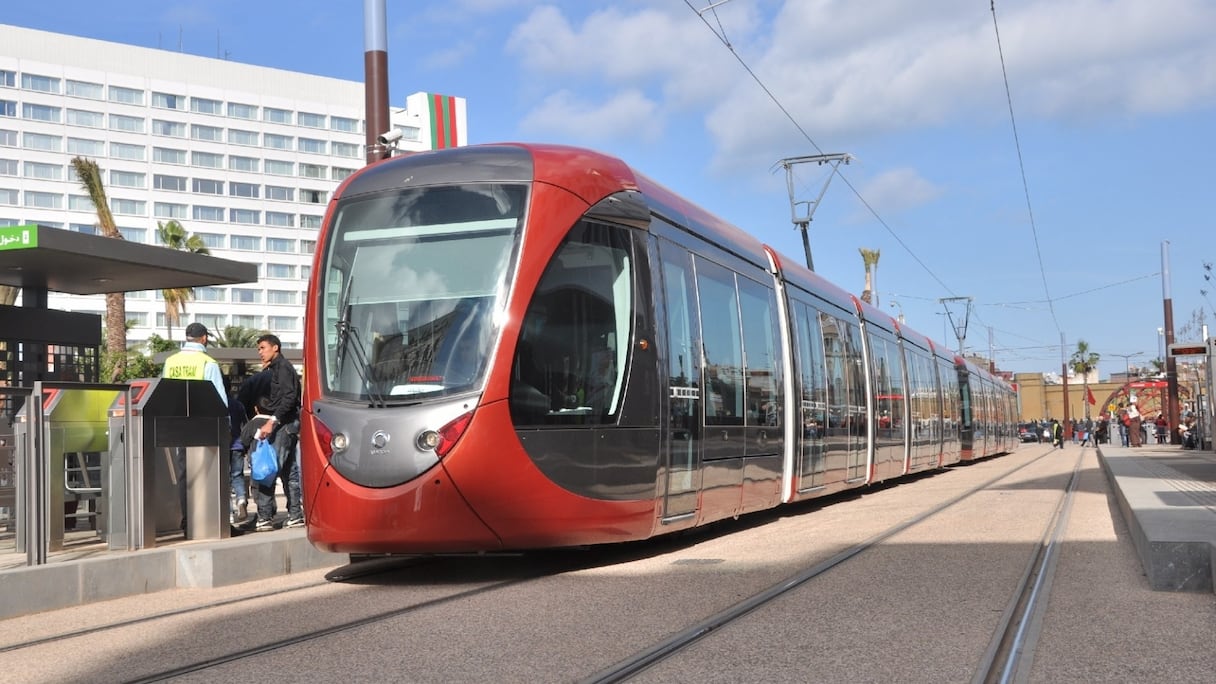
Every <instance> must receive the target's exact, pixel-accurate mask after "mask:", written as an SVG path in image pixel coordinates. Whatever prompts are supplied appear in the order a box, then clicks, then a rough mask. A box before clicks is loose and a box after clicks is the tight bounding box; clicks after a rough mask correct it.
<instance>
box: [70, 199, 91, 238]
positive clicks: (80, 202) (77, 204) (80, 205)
mask: <svg viewBox="0 0 1216 684" xmlns="http://www.w3.org/2000/svg"><path fill="white" fill-rule="evenodd" d="M68 211H87V212H95V211H97V205H95V204H93V200H92V199H91V198H90V197H89V196H88V195H68ZM79 232H82V233H83V232H88V231H79Z"/></svg>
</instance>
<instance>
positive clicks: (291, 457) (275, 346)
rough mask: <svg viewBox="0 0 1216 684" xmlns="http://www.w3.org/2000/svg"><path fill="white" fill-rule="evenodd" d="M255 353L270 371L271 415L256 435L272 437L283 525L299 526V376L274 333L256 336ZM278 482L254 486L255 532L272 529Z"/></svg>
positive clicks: (268, 406)
mask: <svg viewBox="0 0 1216 684" xmlns="http://www.w3.org/2000/svg"><path fill="white" fill-rule="evenodd" d="M258 356H259V357H260V358H261V359H262V366H263V367H264V368H266V369H268V370H269V371H270V393H269V395H268V398H267V401H266V407H265V408H266V411H267V414H268V415H269V416H270V418H269V419H267V420H266V421H265V422H263V423H262V424H261V425H259V426H258V429H257V431H256V433H255V435H256V436H257V438H258V439H269V440H271V444H273V445H274V450H275V454H276V455H277V456H278V460H279V474H278V480H277V481H281V482H282V483H283V491H284V493H285V494H286V496H287V521H286V522H285V523H283V526H284V527H299V526H301V525H303V524H304V502H303V497H302V496H301V491H300V459H299V458H298V456H297V453H296V444H297V443H298V441H299V437H300V376H299V375H297V374H296V369H295V367H294V366H292V365H291V362H290V361H288V360H287V358H286V357H284V356H283V353H282V343H281V342H280V341H279V338H278V336H277V335H271V334H266V335H262V336H261V337H259V338H258ZM277 481H275V482H271V483H270V484H269V485H265V484H262V483H258V485H257V505H258V520H257V523H256V525H255V526H254V530H256V531H258V532H265V531H267V530H273V529H274V517H275V514H276V513H277V511H276V504H275V498H274V497H275V487H276V485H277Z"/></svg>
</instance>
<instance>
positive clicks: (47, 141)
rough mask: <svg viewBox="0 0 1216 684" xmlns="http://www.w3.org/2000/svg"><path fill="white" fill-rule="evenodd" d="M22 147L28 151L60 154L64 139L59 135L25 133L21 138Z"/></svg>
mask: <svg viewBox="0 0 1216 684" xmlns="http://www.w3.org/2000/svg"><path fill="white" fill-rule="evenodd" d="M21 146H22V147H24V148H25V149H27V150H42V151H44V152H58V151H60V148H61V147H62V146H63V138H61V137H59V136H57V135H43V134H42V133H25V134H22V136H21Z"/></svg>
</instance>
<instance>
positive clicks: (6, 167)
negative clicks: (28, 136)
mask: <svg viewBox="0 0 1216 684" xmlns="http://www.w3.org/2000/svg"><path fill="white" fill-rule="evenodd" d="M16 175H17V160H16V159H0V176H16Z"/></svg>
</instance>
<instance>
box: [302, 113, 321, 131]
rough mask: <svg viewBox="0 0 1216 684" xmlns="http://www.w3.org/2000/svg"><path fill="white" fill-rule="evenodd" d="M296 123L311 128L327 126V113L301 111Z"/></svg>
mask: <svg viewBox="0 0 1216 684" xmlns="http://www.w3.org/2000/svg"><path fill="white" fill-rule="evenodd" d="M296 123H298V124H300V125H301V126H307V127H309V128H325V115H324V114H312V113H309V112H300V114H299V116H297V117H296Z"/></svg>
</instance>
